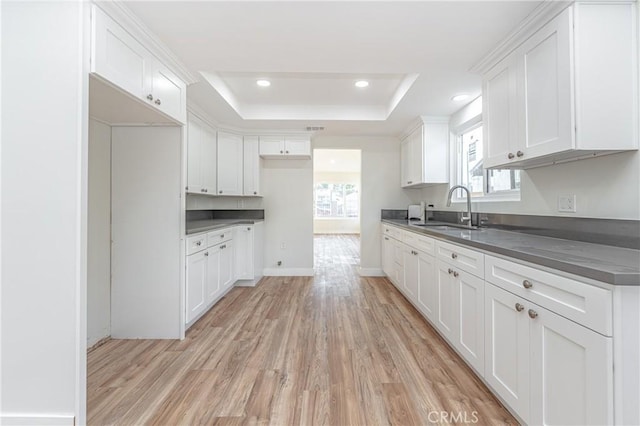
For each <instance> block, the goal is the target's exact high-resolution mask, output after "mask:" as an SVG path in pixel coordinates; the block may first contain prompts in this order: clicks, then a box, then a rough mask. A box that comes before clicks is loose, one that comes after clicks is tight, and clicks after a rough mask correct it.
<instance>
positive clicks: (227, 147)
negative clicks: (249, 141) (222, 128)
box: [217, 132, 243, 195]
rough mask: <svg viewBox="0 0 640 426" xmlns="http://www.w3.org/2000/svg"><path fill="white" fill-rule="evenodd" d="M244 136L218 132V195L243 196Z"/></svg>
mask: <svg viewBox="0 0 640 426" xmlns="http://www.w3.org/2000/svg"><path fill="white" fill-rule="evenodd" d="M242 152H243V142H242V136H239V135H235V134H232V133H226V132H218V158H217V160H218V170H217V171H218V191H217V194H218V195H242V175H243V170H242V166H243V159H242Z"/></svg>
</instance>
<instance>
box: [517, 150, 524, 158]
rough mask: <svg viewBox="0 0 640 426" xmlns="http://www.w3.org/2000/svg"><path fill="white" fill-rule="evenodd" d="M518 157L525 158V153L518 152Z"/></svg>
mask: <svg viewBox="0 0 640 426" xmlns="http://www.w3.org/2000/svg"><path fill="white" fill-rule="evenodd" d="M516 155H517V156H518V157H522V156H524V152H522V151H518V152H516Z"/></svg>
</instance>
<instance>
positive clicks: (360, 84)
mask: <svg viewBox="0 0 640 426" xmlns="http://www.w3.org/2000/svg"><path fill="white" fill-rule="evenodd" d="M368 85H369V82H368V81H367V80H358V81H356V87H367V86H368Z"/></svg>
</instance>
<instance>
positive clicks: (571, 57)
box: [480, 2, 638, 168]
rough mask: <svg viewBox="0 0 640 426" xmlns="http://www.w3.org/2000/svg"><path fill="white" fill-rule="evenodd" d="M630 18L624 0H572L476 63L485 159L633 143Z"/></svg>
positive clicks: (556, 158)
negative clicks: (498, 54)
mask: <svg viewBox="0 0 640 426" xmlns="http://www.w3.org/2000/svg"><path fill="white" fill-rule="evenodd" d="M635 20H636V16H635V13H634V5H633V4H632V3H630V2H620V3H611V4H598V3H589V2H585V3H581V2H576V3H575V4H573V5H572V6H570V7H568V8H566V9H565V10H563V11H562V12H561V13H560V14H558V15H557V16H555V17H554V18H553V19H551V20H550V21H549V22H548V23H546V24H545V25H544V26H542V27H541V28H538V29H536V30H535V32H532V31H531V29H523V30H522V31H523V34H524V31H530V32H532V34H531V35H530V36H528V37H526V38H525V39H524V41H523V42H522V44H520V45H519V46H517V47H516V48H515V49H514V50H513V51H512V52H511V53H509V54H508V56H506V57H505V58H504V59H502V60H500V61H499V62H498V63H494V64H492V65H491V66H490V67H485V69H486V70H480V71H481V72H482V73H483V121H484V132H485V134H484V139H485V143H484V150H485V152H484V158H485V162H484V167H485V168H529V167H537V166H542V165H546V164H552V163H554V162H562V161H568V160H574V159H579V158H588V157H593V156H594V155H603V154H610V153H614V152H619V151H623V150H635V149H638V84H637V55H638V53H637V52H638V48H637V36H636V35H635V28H636V22H635ZM523 37H524V36H523ZM614 46H615V48H613V47H614Z"/></svg>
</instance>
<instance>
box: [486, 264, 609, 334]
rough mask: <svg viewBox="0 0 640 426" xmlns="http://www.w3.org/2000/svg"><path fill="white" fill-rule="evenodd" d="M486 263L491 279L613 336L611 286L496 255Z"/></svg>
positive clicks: (494, 282) (580, 322)
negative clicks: (607, 287)
mask: <svg viewBox="0 0 640 426" xmlns="http://www.w3.org/2000/svg"><path fill="white" fill-rule="evenodd" d="M485 263H486V265H485V269H486V272H487V273H486V276H485V279H486V280H487V281H488V282H490V283H492V284H495V285H497V286H499V287H501V288H503V289H505V290H507V291H510V292H511V293H514V294H516V295H518V296H521V297H523V298H525V299H527V300H530V301H532V302H534V303H536V304H538V305H540V306H542V307H544V308H547V309H549V310H550V311H553V312H555V313H557V314H560V315H562V316H564V317H565V318H569V319H570V320H573V321H575V322H577V323H578V324H582V325H584V326H585V327H588V328H590V329H592V330H594V331H597V332H598V333H601V334H604V335H605V336H611V333H612V320H613V319H612V318H613V314H612V295H611V291H610V290H607V289H603V288H600V287H596V286H593V285H590V284H586V283H583V282H580V281H577V280H574V279H571V278H567V277H563V276H560V275H556V274H553V273H550V272H546V271H541V270H538V269H535V268H531V267H529V266H525V265H521V264H519V263H514V262H510V261H508V260H504V259H499V258H496V257H492V256H486V259H485Z"/></svg>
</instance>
